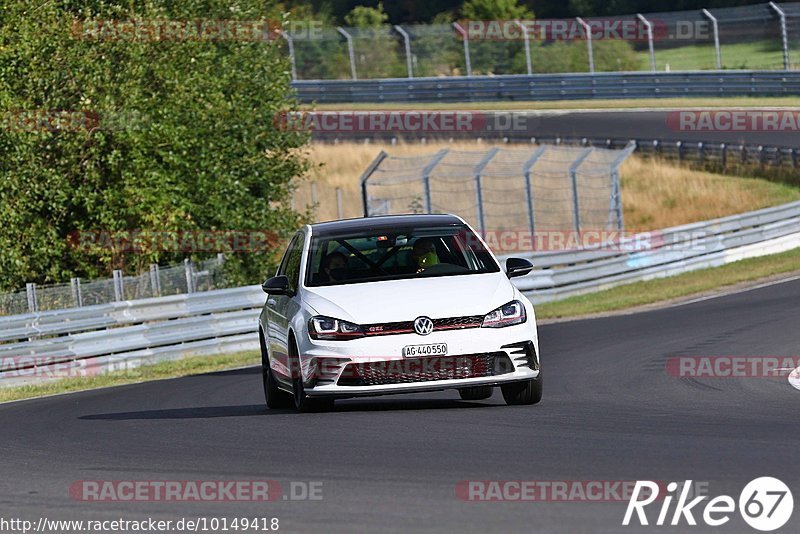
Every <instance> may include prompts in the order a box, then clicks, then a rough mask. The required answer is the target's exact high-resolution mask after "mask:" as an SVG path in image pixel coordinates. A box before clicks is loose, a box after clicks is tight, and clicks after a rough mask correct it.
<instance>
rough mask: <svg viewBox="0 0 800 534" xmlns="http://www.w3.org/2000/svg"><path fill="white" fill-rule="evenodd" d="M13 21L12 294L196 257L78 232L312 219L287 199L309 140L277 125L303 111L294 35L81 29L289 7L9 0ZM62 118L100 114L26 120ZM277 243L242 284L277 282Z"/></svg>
mask: <svg viewBox="0 0 800 534" xmlns="http://www.w3.org/2000/svg"><path fill="white" fill-rule="evenodd" d="M167 6H168V7H167ZM34 7H35V9H34ZM0 13H1V14H0V17H2V18H0V110H2V112H3V113H4V114H3V119H4V123H3V125H4V126H5V127H4V128H1V129H0V222H2V224H0V249H2V250H3V254H0V286H2V287H3V288H5V289H8V288H14V287H18V286H20V285H22V284H23V283H24V282H29V281H36V282H56V281H65V280H67V279H68V278H69V277H70V276H82V277H97V276H107V275H108V273H109V271H110V270H111V269H114V268H121V269H124V270H125V271H128V272H133V271H140V270H142V269H143V268H145V267H146V265H147V264H148V263H151V262H159V263H165V262H172V261H180V260H181V259H182V258H183V257H185V256H187V255H190V254H191V253H192V251H191V250H188V251H181V250H172V251H170V250H162V249H163V248H165V247H163V246H162V245H160V244H157V243H155V242H153V243H150V242H145V243H144V244H143V246H142V248H141V250H125V249H124V248H120V247H118V246H112V244H111V243H109V242H103V243H100V244H97V245H94V246H84V247H82V246H76V241H75V239H74V237H75V235H76V232H84V234H83V235H87V234H88V235H96V234H95V232H96V231H98V230H102V231H108V232H117V233H119V234H118V235H124V233H125V232H127V231H131V230H145V231H150V232H165V231H187V230H206V231H224V230H237V231H248V230H259V231H269V232H274V233H275V234H276V235H278V236H281V235H285V234H286V233H287V232H288V231H289V230H290V229H293V228H295V227H296V226H297V224H299V221H300V219H299V216H298V215H297V214H296V213H294V212H293V211H292V210H290V209H289V208H288V204H289V203H288V198H289V195H290V191H291V187H292V185H291V184H292V179H293V178H294V177H297V176H300V175H302V174H303V173H304V171H305V169H306V168H307V163H306V160H305V157H304V155H303V151H302V147H303V146H304V143H305V142H306V139H307V137H306V135H305V134H303V133H299V132H293V131H284V130H282V129H279V128H276V127H275V117H277V116H280V114H281V113H283V112H285V111H286V110H291V109H294V108H295V105H296V104H295V101H294V99H293V97H292V95H291V91H290V90H289V89H290V86H289V84H290V72H289V63H288V59H287V54H286V53H285V51H283V50H280V49H279V46H281V44H280V41H278V40H272V41H269V42H265V41H260V40H234V39H230V40H218V41H209V40H178V39H164V40H147V39H144V40H131V39H111V38H108V39H98V38H87V37H86V34H85V33H82V32H81V29H82V28H85V27H87V26H86V25H83V26H82V25H81V23H86V22H87V21H102V20H106V21H108V20H116V21H127V20H133V19H139V20H183V21H193V20H230V19H236V20H242V21H254V20H261V19H265V18H267V17H270V18H272V19H273V20H280V16H281V15H280V11H279V10H278V9H277V7H276V6H274V5H271V4H265V3H264V2H259V1H257V0H250V1H247V0H241V1H238V2H236V3H235V4H231V3H230V2H228V1H225V0H187V1H184V2H180V3H153V2H150V1H147V0H142V1H131V2H126V3H125V4H124V5H119V4H118V3H112V2H106V1H102V0H94V1H91V0H85V1H68V0H65V1H62V2H38V3H36V6H34V5H33V4H31V3H30V2H29V1H27V0H7V1H6V2H5V4H4V6H3V7H2V12H0ZM76 28H77V30H76ZM95 35H97V34H95ZM59 110H60V111H64V110H69V111H76V112H79V114H83V115H82V116H84V117H89V118H90V120H89V121H88V122H86V123H85V125H81V124H80V121H78V126H77V127H76V124H75V123H68V124H66V126H65V125H64V124H61V125H56V126H55V127H53V125H52V124H51V125H49V127H45V128H39V127H30V121H28V123H26V124H27V125H25V124H23V123H24V121H22V120H20V117H22V118H25V117H30V114H31V113H32V112H34V111H37V112H43V113H45V114H49V115H50V116H53V115H54V114H57V113H56V112H58V111H59ZM275 246H276V243H275V242H273V243H272V244H271V247H267V248H266V249H264V250H261V251H259V252H258V253H252V252H249V251H248V252H239V253H233V254H230V255H229V259H230V261H229V262H228V266H229V268H230V269H231V275H232V279H233V281H237V282H242V281H247V282H249V283H254V282H255V281H256V280H258V279H260V278H261V277H263V275H264V274H265V273H266V272H267V271H268V268H269V266H270V264H271V263H272V262H273V261H274V253H275V250H274V247H275ZM176 248H181V245H178V246H177V247H176ZM190 248H191V247H190ZM197 248H202V247H197ZM203 255H204V254H202V253H197V254H195V257H200V256H203ZM205 255H206V256H207V255H208V254H205Z"/></svg>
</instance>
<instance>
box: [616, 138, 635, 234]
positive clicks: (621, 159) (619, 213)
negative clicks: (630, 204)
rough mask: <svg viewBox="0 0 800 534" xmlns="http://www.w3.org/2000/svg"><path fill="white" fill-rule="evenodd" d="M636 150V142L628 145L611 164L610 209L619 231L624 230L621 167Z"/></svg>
mask: <svg viewBox="0 0 800 534" xmlns="http://www.w3.org/2000/svg"><path fill="white" fill-rule="evenodd" d="M635 150H636V141H631V142H630V143H628V145H627V146H626V147H625V148H624V149H623V151H622V152H621V153H620V154H619V156H617V157H616V158H615V159H614V161H612V162H611V180H612V183H611V206H612V207H611V209H609V216H610V215H611V213H614V214H615V215H616V220H617V230H622V229H623V227H624V226H623V224H624V223H623V217H622V195H621V194H620V185H619V167H620V165H622V164H623V163H624V162H625V160H626V159H628V156H630V155H631V154H633V152H634V151H635Z"/></svg>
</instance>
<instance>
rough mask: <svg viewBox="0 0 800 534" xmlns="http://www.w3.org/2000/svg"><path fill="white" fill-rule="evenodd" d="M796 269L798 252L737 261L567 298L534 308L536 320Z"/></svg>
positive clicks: (636, 303)
mask: <svg viewBox="0 0 800 534" xmlns="http://www.w3.org/2000/svg"><path fill="white" fill-rule="evenodd" d="M798 268H800V248H798V249H794V250H789V251H787V252H781V253H779V254H772V255H769V256H762V257H760V258H749V259H746V260H740V261H737V262H734V263H730V264H728V265H723V266H722V267H712V268H709V269H702V270H699V271H694V272H690V273H686V274H681V275H678V276H672V277H669V278H659V279H658V280H648V281H646V282H634V283H632V284H627V285H624V286H618V287H614V288H612V289H607V290H605V291H598V292H597V293H591V294H588V295H582V296H577V297H570V298H568V299H564V300H561V301H558V302H548V303H545V304H540V305H538V306H536V317H537V318H539V319H555V318H561V317H575V316H582V315H589V314H595V313H603V312H611V311H619V310H624V309H627V308H633V307H636V306H644V305H647V304H654V303H657V302H663V301H668V300H671V299H677V298H681V297H691V296H699V295H701V294H703V293H706V292H708V291H711V290H716V289H721V288H724V287H728V286H732V285H735V284H739V283H742V282H751V281H754V280H758V279H761V278H766V277H769V276H775V275H780V274H784V273H789V272H793V271H797V270H798Z"/></svg>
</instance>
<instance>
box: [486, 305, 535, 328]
mask: <svg viewBox="0 0 800 534" xmlns="http://www.w3.org/2000/svg"><path fill="white" fill-rule="evenodd" d="M527 319H528V317H527V315H526V314H525V306H523V305H522V303H521V302H520V301H518V300H512V301H511V302H509V303H508V304H503V305H502V306H500V307H499V308H497V309H496V310H494V311H492V312H491V313H488V314H486V317H484V318H483V324H481V326H482V327H484V328H502V327H504V326H511V325H515V324H521V323H524V322H525V321H526V320H527Z"/></svg>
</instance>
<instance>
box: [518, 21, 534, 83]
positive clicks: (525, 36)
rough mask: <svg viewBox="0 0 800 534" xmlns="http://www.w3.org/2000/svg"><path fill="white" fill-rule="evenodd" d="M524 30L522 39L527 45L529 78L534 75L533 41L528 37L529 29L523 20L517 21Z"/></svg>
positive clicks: (526, 60) (526, 64)
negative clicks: (532, 59)
mask: <svg viewBox="0 0 800 534" xmlns="http://www.w3.org/2000/svg"><path fill="white" fill-rule="evenodd" d="M515 22H516V23H517V26H519V27H520V29H521V30H522V39H523V42H524V44H525V66H526V67H527V69H528V76H530V75H531V74H533V62H532V61H531V40H530V37H529V36H528V27H527V26H526V25H525V24H523V23H522V21H521V20H517V21H515Z"/></svg>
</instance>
